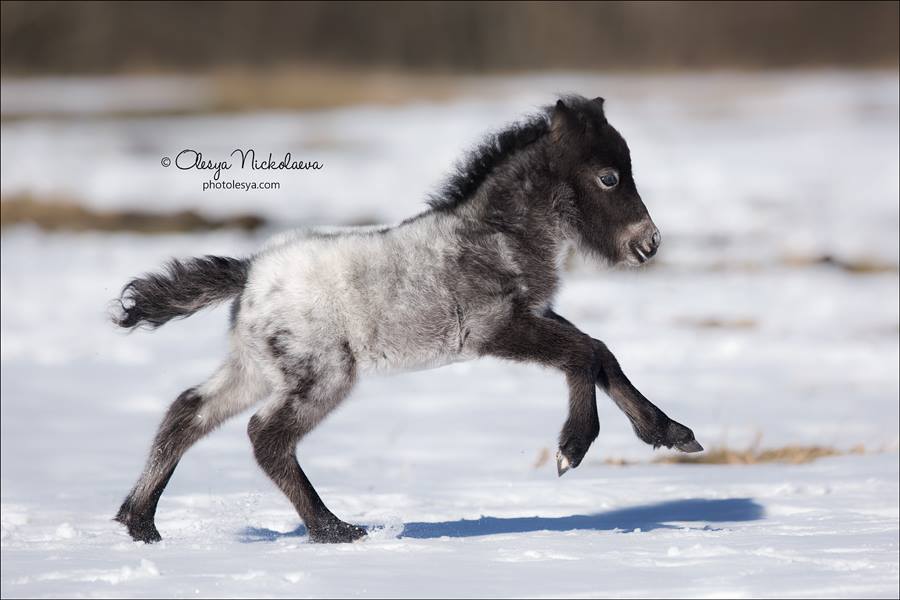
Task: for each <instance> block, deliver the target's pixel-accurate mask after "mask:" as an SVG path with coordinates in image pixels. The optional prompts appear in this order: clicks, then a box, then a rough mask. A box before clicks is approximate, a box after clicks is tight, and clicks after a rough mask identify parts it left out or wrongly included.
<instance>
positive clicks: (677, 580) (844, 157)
mask: <svg viewBox="0 0 900 600" xmlns="http://www.w3.org/2000/svg"><path fill="white" fill-rule="evenodd" d="M52 83H53V82H52V81H51V82H43V83H42V85H51V88H52ZM66 84H67V85H70V84H71V82H67V83H66ZM3 85H4V88H3V103H4V105H6V103H7V102H12V101H13V98H14V97H16V95H17V93H18V92H16V89H15V88H11V87H6V84H3ZM110 86H112V87H113V88H115V86H114V85H112V84H110ZM88 87H90V86H88ZM107 87H109V86H107ZM104 89H105V88H104ZM565 91H578V92H581V93H584V94H586V95H603V96H604V97H606V99H607V104H606V106H607V113H608V115H609V118H610V120H611V122H612V123H613V124H614V125H616V126H617V127H618V128H619V129H620V130H621V131H622V133H623V135H624V136H625V138H626V139H627V140H628V142H629V144H630V146H631V149H632V154H633V160H634V164H635V172H636V179H637V182H638V186H639V188H640V190H641V192H642V195H643V197H644V200H645V202H646V204H647V206H648V208H649V210H650V212H651V215H652V216H653V218H654V220H655V222H656V223H657V225H658V226H659V228H660V230H661V231H662V234H663V245H662V248H661V250H660V254H659V256H658V258H657V260H655V261H654V263H652V264H651V265H650V266H648V267H647V268H644V269H635V270H621V269H614V270H609V269H604V268H601V267H597V266H594V265H592V264H590V263H588V262H584V261H575V262H574V263H573V264H572V266H571V269H570V270H569V271H568V272H567V274H566V281H565V285H564V287H563V289H562V291H561V293H560V296H559V298H558V302H557V308H558V310H559V312H560V313H561V314H563V315H565V316H566V317H567V318H569V319H570V320H572V321H574V322H575V323H577V324H578V325H579V326H580V327H581V328H582V329H583V330H585V331H588V332H590V333H591V334H593V335H594V336H595V337H598V338H601V339H603V340H604V341H606V343H607V344H608V345H609V347H610V348H611V349H612V350H613V351H614V352H615V353H616V355H617V356H618V358H619V360H620V362H621V363H622V365H623V368H624V369H625V371H626V373H628V375H629V376H630V377H631V379H632V381H634V383H635V384H636V385H637V387H638V388H639V389H641V390H642V391H643V392H644V394H645V395H647V396H648V397H649V398H650V399H651V400H653V401H654V402H655V403H657V404H658V405H659V406H660V407H661V408H663V410H665V411H666V412H667V413H668V414H669V415H670V416H671V417H672V418H674V419H677V420H678V421H680V422H682V423H685V424H686V425H688V426H690V427H691V428H692V429H693V430H694V432H695V433H696V435H697V439H698V440H699V441H700V442H701V443H702V444H704V446H706V447H707V448H712V447H715V446H723V445H727V446H729V447H734V448H744V447H747V446H749V445H751V444H754V443H759V444H760V446H761V447H781V446H786V445H792V444H798V445H821V446H828V447H834V448H836V449H838V450H841V451H848V450H850V449H853V448H854V447H857V446H859V445H863V446H864V448H865V451H864V452H856V453H848V454H846V455H842V456H837V457H833V458H826V459H821V460H818V461H815V462H812V463H809V464H800V465H788V464H776V463H768V464H757V465H744V466H736V465H673V464H658V463H653V462H652V461H653V459H654V458H656V457H659V456H663V455H665V454H666V452H665V451H662V450H658V451H653V450H652V449H651V448H649V447H647V446H645V445H643V444H642V443H641V442H640V441H639V440H637V439H636V438H635V436H634V435H633V433H632V432H631V430H630V427H629V425H628V422H627V420H626V419H625V417H624V416H623V415H622V414H621V413H620V412H619V411H618V410H617V409H616V408H615V406H614V405H613V404H612V403H611V402H609V401H608V400H607V399H606V398H605V397H603V396H600V397H599V398H598V401H599V409H600V419H601V434H600V438H599V439H598V440H597V442H596V443H595V444H594V446H593V447H592V448H591V450H590V452H589V453H588V455H587V458H586V459H585V462H584V463H583V464H582V465H581V466H580V467H578V468H577V469H575V470H573V471H570V472H569V473H567V474H566V475H565V476H563V477H562V478H558V477H557V476H556V471H555V464H553V461H552V460H544V458H545V457H546V456H547V454H548V452H549V454H550V455H551V456H552V454H553V451H555V441H556V435H557V433H558V431H559V428H560V427H561V425H562V422H563V420H564V418H565V412H566V388H565V383H564V381H563V379H562V377H561V376H560V375H559V374H557V373H555V372H552V371H548V370H542V369H539V368H536V367H534V366H528V365H519V364H512V363H505V362H500V361H494V360H483V361H478V362H473V363H466V364H458V365H452V366H449V367H445V368H442V369H438V370H434V371H427V372H420V373H410V374H404V375H398V376H393V377H386V378H376V379H368V380H364V381H362V382H361V383H360V384H359V385H358V387H357V388H356V390H355V391H354V393H353V394H352V395H351V397H350V399H349V400H348V401H347V402H345V404H344V405H343V406H342V407H341V408H339V409H338V410H337V411H336V412H335V413H334V414H333V415H332V416H331V417H329V419H327V420H326V421H325V422H324V423H323V424H322V425H321V426H320V427H319V428H318V429H316V430H315V431H314V432H313V433H312V434H311V435H309V436H308V437H307V438H306V439H305V440H304V441H303V442H302V443H301V444H300V446H299V448H298V457H299V460H300V463H301V464H302V465H303V467H304V469H305V470H306V472H307V474H308V475H309V477H310V479H311V480H312V481H313V482H314V484H315V485H316V486H317V489H318V490H319V492H320V494H321V495H322V496H323V499H324V500H325V502H326V503H327V504H328V505H329V507H330V508H331V509H332V510H333V511H334V512H335V513H336V514H337V515H338V516H340V517H341V518H343V519H345V520H347V521H351V522H354V523H360V524H364V525H365V526H367V527H368V528H369V530H370V535H369V537H368V538H367V539H366V540H364V541H362V542H359V543H355V544H350V545H314V544H309V543H307V540H306V533H305V529H304V528H303V526H302V525H301V523H300V521H299V519H298V518H297V516H296V514H295V513H294V512H293V509H292V508H291V507H290V505H289V504H288V502H287V501H286V500H285V499H284V498H283V497H282V495H281V494H280V493H279V492H278V491H277V490H276V489H275V488H274V486H273V485H272V484H271V483H270V482H269V481H268V480H267V479H266V478H265V476H264V475H263V474H262V472H261V471H260V470H259V469H258V468H257V467H256V465H255V464H254V461H253V457H252V453H251V450H250V445H249V441H248V440H247V437H246V433H245V427H246V421H247V417H248V415H246V414H245V415H242V416H241V417H238V418H236V419H234V420H233V421H231V422H229V423H227V424H226V425H225V426H224V427H222V429H221V430H219V431H217V432H216V433H214V434H213V435H211V436H209V437H208V438H206V439H204V440H203V441H201V442H200V443H199V444H198V445H197V446H196V447H195V448H193V449H192V450H191V451H190V452H189V453H188V454H187V455H186V457H185V458H184V459H183V460H182V462H181V465H180V466H179V468H178V470H177V471H176V474H175V476H174V477H173V479H172V482H171V484H170V485H169V488H168V489H167V491H166V493H165V494H164V496H163V498H162V500H161V502H160V506H159V511H158V515H157V525H158V527H159V530H160V532H161V533H162V535H163V537H164V540H163V542H161V543H159V544H156V545H144V544H140V543H134V542H132V541H131V540H130V538H129V537H128V536H127V534H126V533H125V532H124V530H123V529H121V528H120V526H119V525H118V524H116V523H114V522H112V520H111V518H112V516H113V515H114V514H115V511H116V509H117V508H118V505H119V503H120V501H121V500H122V497H123V496H124V494H125V493H126V492H127V491H128V489H129V488H130V486H131V485H132V483H133V482H134V479H135V478H136V477H137V475H138V473H139V471H140V468H141V466H142V464H143V460H144V458H145V452H146V450H147V448H148V446H149V443H150V440H151V438H152V435H153V432H154V430H155V427H156V425H157V423H158V421H159V419H160V418H161V416H162V414H163V412H164V411H165V409H166V407H167V406H168V403H169V402H170V401H171V400H172V399H174V398H175V396H176V395H177V394H178V393H179V392H180V391H181V390H183V389H184V388H186V387H189V386H191V385H193V384H196V383H198V382H199V381H201V380H203V379H204V378H205V377H206V376H207V375H208V374H209V373H210V372H211V371H212V370H213V369H214V368H215V366H216V365H217V364H218V362H219V361H220V360H221V358H222V357H223V355H224V345H225V341H226V323H227V308H226V307H219V308H216V309H213V310H210V311H206V312H203V313H198V314H197V315H195V316H193V317H191V318H190V319H188V320H185V321H179V322H174V323H171V324H169V325H167V326H166V327H164V328H162V329H160V330H159V331H157V332H154V333H152V334H151V333H147V332H143V331H138V332H135V333H133V334H130V335H129V334H123V333H121V332H119V331H116V330H114V328H113V326H112V325H111V324H110V323H109V322H108V320H107V316H106V310H107V308H108V306H109V302H110V300H111V299H112V298H113V297H114V296H115V295H116V293H117V291H118V289H119V288H120V287H121V285H122V284H123V283H124V282H125V281H126V280H127V279H128V278H129V277H131V276H133V275H135V274H138V273H141V272H145V271H148V270H151V269H153V268H155V267H157V266H158V265H159V264H160V263H161V262H162V261H164V260H165V259H167V258H169V257H170V256H190V255H198V254H205V253H214V254H225V255H246V254H249V253H251V252H253V251H254V250H255V249H256V248H258V247H259V245H260V244H262V243H263V242H264V239H265V237H266V236H267V235H269V234H272V233H275V232H277V231H281V230H283V229H286V228H289V227H291V226H294V225H297V224H306V223H327V222H333V223H338V224H341V223H361V222H371V221H385V222H390V221H396V220H399V219H402V218H404V217H406V216H409V215H411V214H414V213H415V212H416V211H418V210H421V209H422V207H423V199H424V198H425V196H426V195H427V194H428V193H429V192H430V191H432V190H433V189H434V188H435V186H436V184H437V183H438V182H439V181H440V179H441V176H442V173H444V172H446V171H447V169H448V168H449V166H450V165H451V164H452V162H453V161H454V159H456V158H457V157H458V156H459V155H460V153H461V151H463V150H464V149H465V148H466V147H468V146H470V145H471V144H472V143H473V142H475V141H476V140H477V139H478V137H479V135H480V134H482V133H483V132H485V131H487V130H491V129H496V128H497V127H498V126H502V124H504V123H506V122H509V121H510V120H513V119H515V118H516V117H517V116H520V115H522V114H524V113H527V112H529V111H530V110H533V109H534V108H535V107H536V106H539V105H541V104H544V103H547V102H548V101H549V100H551V99H552V97H553V94H554V93H556V92H565ZM22 93H24V92H22ZM173 98H175V99H174V100H171V101H172V102H176V101H177V93H174V95H173ZM88 104H89V105H90V102H88ZM90 106H93V105H90ZM4 110H5V109H4ZM74 110H75V109H73V111H74ZM87 110H88V111H89V112H91V111H93V109H87ZM898 110H900V94H898V78H897V74H896V73H895V72H888V73H878V72H867V73H844V72H814V73H784V74H778V75H761V74H746V75H737V74H712V75H691V76H676V75H671V76H641V77H594V76H590V77H589V76H582V75H578V74H567V75H553V76H540V77H513V78H503V79H497V80H492V81H491V82H489V85H487V84H486V85H485V87H484V89H483V90H480V91H472V92H468V93H466V94H465V95H462V96H460V97H459V98H457V99H455V100H452V101H446V102H441V103H414V104H410V105H406V106H395V107H378V106H362V107H355V108H345V109H340V110H330V111H316V112H308V113H264V114H260V113H252V114H242V115H229V116H222V115H212V116H185V117H181V118H173V117H167V118H129V119H106V118H94V117H92V118H90V119H59V118H52V119H51V118H47V119H42V118H31V119H26V120H12V121H3V122H2V124H0V133H2V159H0V192H2V195H3V197H11V196H15V195H23V194H24V195H33V196H35V197H38V198H45V197H50V198H53V197H59V198H66V199H72V200H75V201H78V202H81V203H84V204H86V205H90V206H94V207H97V208H142V209H149V210H159V211H169V210H174V209H182V208H195V209H199V210H201V211H203V212H206V213H208V214H211V215H227V214H233V213H238V212H255V213H259V214H261V215H264V216H265V217H266V218H267V219H269V221H270V224H269V225H268V226H267V228H266V230H265V231H262V232H259V233H256V234H242V233H235V232H215V233H204V234H177V235H176V234H172V235H158V236H140V235H133V234H124V233H121V234H97V233H85V234H73V233H54V234H48V233H44V232H40V231H39V230H37V229H34V228H31V227H16V228H12V229H6V230H4V232H3V234H2V238H0V251H2V252H0V266H2V286H0V311H2V312H0V314H2V325H0V332H2V348H0V366H2V383H0V387H2V421H0V427H2V530H0V548H2V579H0V585H2V596H3V597H60V596H71V597H110V596H130V597H131V596H134V597H187V596H189V597H209V596H267V597H276V596H277V597H350V596H360V597H386V596H387V597H393V596H396V597H435V596H437V597H460V596H484V597H497V596H527V597H548V596H566V597H593V596H618V597H646V596H666V597H760V596H764V597H810V596H832V597H897V596H898V595H900V509H898V504H900V452H898V436H900V426H898V419H900V408H898V394H900V375H898V366H897V365H898V361H900V347H898V334H900V308H898V303H900V289H898V284H900V279H898V270H897V263H898V251H900V250H898V248H900V244H898V227H900V226H898V211H900V202H898V197H900V167H898V164H900V140H898V120H900V119H898ZM236 147H242V148H246V147H255V148H256V149H257V151H258V152H265V153H266V154H268V152H270V151H271V152H273V154H275V155H276V156H279V155H283V154H284V153H285V152H288V151H289V152H291V153H292V155H294V156H295V157H296V158H302V159H303V160H319V161H321V162H323V163H324V165H325V168H324V169H322V170H320V171H302V172H277V173H269V174H254V175H252V177H254V178H255V177H257V176H258V177H260V178H271V179H273V180H278V181H279V182H280V183H281V189H279V190H265V191H255V192H238V191H217V192H209V191H207V192H203V191H201V185H202V183H203V181H205V180H207V179H209V178H210V175H209V174H208V173H199V172H195V171H178V170H175V169H173V168H171V167H169V168H165V167H163V166H161V164H160V159H161V158H162V157H163V156H173V155H174V154H176V153H177V152H178V151H179V150H180V149H183V148H196V149H201V150H202V151H203V152H204V154H205V155H208V156H209V157H221V156H224V155H227V154H228V153H229V152H230V151H231V150H232V149H233V148H236ZM228 177H229V178H232V177H233V178H235V179H241V178H243V179H247V178H249V177H250V176H249V175H248V174H247V173H246V172H245V173H240V172H238V173H235V172H232V173H229V174H228ZM620 459H622V460H625V461H627V462H628V463H629V464H628V465H627V466H619V465H618V464H617V463H619V462H620Z"/></svg>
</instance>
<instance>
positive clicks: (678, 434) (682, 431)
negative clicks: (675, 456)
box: [665, 421, 703, 452]
mask: <svg viewBox="0 0 900 600" xmlns="http://www.w3.org/2000/svg"><path fill="white" fill-rule="evenodd" d="M665 445H666V447H668V448H675V449H677V450H681V451H682V452H701V451H702V450H703V446H701V445H700V443H699V442H698V441H697V440H696V439H695V438H694V432H693V431H691V430H690V429H689V428H688V427H685V426H684V425H682V424H681V423H677V422H675V421H670V422H669V426H668V427H667V428H666V444H665Z"/></svg>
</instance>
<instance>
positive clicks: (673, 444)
mask: <svg viewBox="0 0 900 600" xmlns="http://www.w3.org/2000/svg"><path fill="white" fill-rule="evenodd" d="M593 343H594V352H595V356H596V357H597V360H598V362H599V363H600V372H599V375H598V377H597V385H599V386H600V387H601V388H603V391H604V392H606V394H607V395H608V396H609V397H610V398H612V401H613V402H615V403H616V406H618V407H619V409H620V410H621V411H622V412H623V413H625V416H627V417H628V420H629V421H631V427H632V428H633V429H634V432H635V434H637V436H638V437H639V438H640V439H641V440H643V441H644V442H646V443H648V444H650V445H651V446H653V447H654V448H659V447H660V446H665V447H666V448H677V449H678V450H681V451H682V452H700V451H701V450H703V446H701V445H700V444H699V442H697V440H696V439H694V432H693V431H691V430H690V428H688V427H685V426H684V425H682V424H681V423H678V422H677V421H673V420H672V419H670V418H669V417H668V415H666V413H664V412H663V411H662V410H660V409H659V408H658V407H657V406H656V405H655V404H653V403H652V402H650V401H649V400H647V398H645V397H644V395H643V394H642V393H640V392H639V391H638V389H637V388H636V387H634V385H632V383H631V381H629V380H628V377H626V376H625V373H623V372H622V368H621V367H620V366H619V361H618V360H616V357H615V356H613V353H612V352H610V350H609V348H607V347H606V344H604V343H603V342H601V341H600V340H593Z"/></svg>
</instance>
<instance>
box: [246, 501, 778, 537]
mask: <svg viewBox="0 0 900 600" xmlns="http://www.w3.org/2000/svg"><path fill="white" fill-rule="evenodd" d="M763 518H765V509H764V508H763V507H762V505H760V504H759V503H758V502H756V501H755V500H753V499H752V498H723V499H707V498H693V499H689V500H671V501H668V502H660V503H657V504H647V505H644V506H635V507H631V508H619V509H616V510H611V511H607V512H602V513H597V514H593V515H572V516H569V517H511V518H503V517H481V518H480V519H471V520H468V519H460V520H458V521H443V522H437V523H407V524H406V525H404V527H403V532H402V533H401V534H400V537H406V538H418V539H432V538H440V537H456V538H463V537H476V536H482V535H497V534H508V533H531V532H535V531H585V530H586V531H612V530H616V529H619V530H623V531H633V530H635V529H640V530H641V531H652V530H654V529H678V527H676V526H675V525H671V523H685V522H693V523H726V522H742V521H758V520H760V519H763ZM370 529H372V528H371V527H370ZM305 535H306V527H304V526H303V525H300V526H299V527H297V528H296V529H294V530H293V531H288V532H279V531H273V530H271V529H266V528H264V527H247V528H246V529H244V530H243V531H242V532H241V534H240V540H241V541H242V542H271V541H275V540H278V539H282V538H293V537H303V536H305Z"/></svg>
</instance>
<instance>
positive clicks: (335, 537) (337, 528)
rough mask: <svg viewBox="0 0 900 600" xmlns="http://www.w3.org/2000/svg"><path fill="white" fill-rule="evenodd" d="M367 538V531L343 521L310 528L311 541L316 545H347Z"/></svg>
mask: <svg viewBox="0 0 900 600" xmlns="http://www.w3.org/2000/svg"><path fill="white" fill-rule="evenodd" d="M365 536H366V530H365V529H363V528H362V527H357V526H356V525H351V524H350V523H344V522H343V521H340V520H336V521H329V522H328V523H325V524H322V525H317V526H315V527H310V528H309V541H310V542H313V543H315V544H347V543H350V542H355V541H356V540H358V539H360V538H363V537H365Z"/></svg>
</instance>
